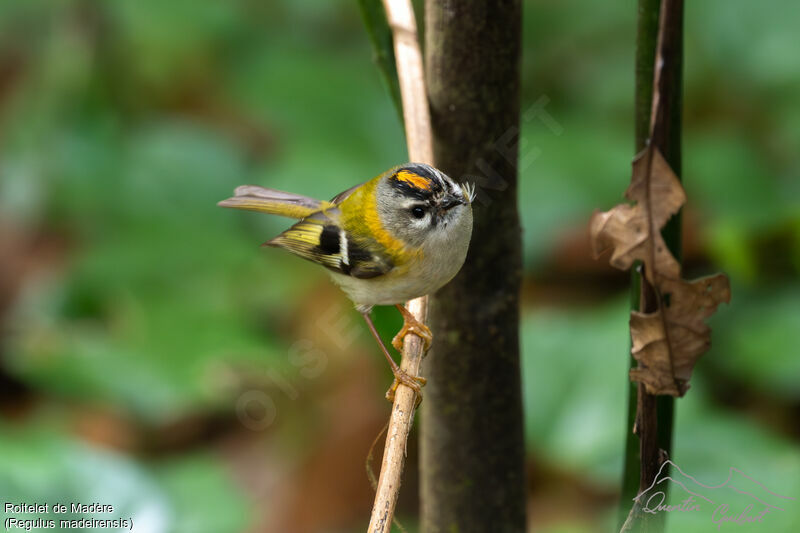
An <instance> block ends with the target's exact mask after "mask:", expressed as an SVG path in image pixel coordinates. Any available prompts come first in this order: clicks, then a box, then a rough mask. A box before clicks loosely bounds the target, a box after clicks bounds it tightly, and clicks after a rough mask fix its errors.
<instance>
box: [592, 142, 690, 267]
mask: <svg viewBox="0 0 800 533" xmlns="http://www.w3.org/2000/svg"><path fill="white" fill-rule="evenodd" d="M651 158H652V172H648V170H649V169H648V167H649V166H650V165H649V163H650V159H651ZM648 175H652V180H650V179H648ZM648 182H649V185H648ZM625 198H627V199H628V200H631V201H633V202H636V205H629V204H620V205H618V206H616V207H614V208H613V209H611V210H610V211H606V212H605V213H595V214H594V216H593V217H592V220H591V222H590V231H591V236H592V248H593V251H594V254H595V257H596V256H599V255H600V254H601V253H602V252H603V251H605V250H606V249H608V248H612V249H613V253H612V255H611V259H610V260H609V262H610V263H611V265H612V266H614V267H616V268H619V269H621V270H627V269H629V268H630V267H631V265H633V262H634V261H636V260H640V261H643V262H644V263H645V265H646V268H647V269H648V279H650V280H652V279H653V276H652V273H651V272H649V270H650V268H651V266H654V267H655V270H656V272H659V273H660V274H661V275H664V276H667V277H672V278H678V277H679V275H680V265H679V264H678V262H677V261H676V260H675V258H674V257H672V254H670V253H669V249H668V248H667V245H666V243H665V242H664V239H663V238H662V237H661V228H662V227H663V226H664V224H666V222H667V220H669V218H670V217H671V216H672V215H674V214H675V213H677V212H678V210H679V209H680V208H681V206H682V205H683V204H684V202H685V201H686V193H685V192H684V191H683V187H681V182H680V181H679V180H678V177H677V176H676V175H675V173H674V172H673V171H672V169H671V168H670V167H669V164H668V163H667V161H666V160H665V159H664V156H663V155H661V152H659V151H658V150H657V149H655V148H653V149H651V148H646V149H644V150H642V151H641V152H639V154H637V156H636V158H634V160H633V177H632V178H631V184H630V186H629V187H628V190H627V191H625ZM650 235H653V238H652V239H651V238H650ZM651 282H652V281H651Z"/></svg>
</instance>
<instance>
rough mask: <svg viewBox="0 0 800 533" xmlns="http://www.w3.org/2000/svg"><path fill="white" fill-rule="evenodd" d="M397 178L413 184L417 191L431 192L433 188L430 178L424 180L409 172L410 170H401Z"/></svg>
mask: <svg viewBox="0 0 800 533" xmlns="http://www.w3.org/2000/svg"><path fill="white" fill-rule="evenodd" d="M396 178H397V179H398V180H400V181H405V182H406V183H409V184H411V186H412V187H415V188H417V189H422V190H425V191H429V190H430V188H431V180H429V179H428V178H423V177H422V176H420V175H419V174H414V173H413V172H409V171H408V170H401V171H400V172H398V173H397V175H396Z"/></svg>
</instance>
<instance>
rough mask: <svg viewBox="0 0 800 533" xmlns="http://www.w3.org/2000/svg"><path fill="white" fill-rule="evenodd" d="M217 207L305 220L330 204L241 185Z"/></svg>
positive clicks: (273, 190)
mask: <svg viewBox="0 0 800 533" xmlns="http://www.w3.org/2000/svg"><path fill="white" fill-rule="evenodd" d="M217 205H219V206H222V207H233V208H235V209H247V210H250V211H259V212H261V213H269V214H272V215H280V216H284V217H289V218H305V217H307V216H310V215H311V214H313V213H314V212H316V211H320V210H322V209H326V208H329V207H331V205H332V204H331V203H330V202H323V201H320V200H315V199H314V198H309V197H308V196H302V195H300V194H294V193H291V192H284V191H279V190H277V189H267V188H264V187H259V186H257V185H242V186H240V187H236V191H234V196H233V197H232V198H228V199H227V200H223V201H221V202H219V203H218V204H217Z"/></svg>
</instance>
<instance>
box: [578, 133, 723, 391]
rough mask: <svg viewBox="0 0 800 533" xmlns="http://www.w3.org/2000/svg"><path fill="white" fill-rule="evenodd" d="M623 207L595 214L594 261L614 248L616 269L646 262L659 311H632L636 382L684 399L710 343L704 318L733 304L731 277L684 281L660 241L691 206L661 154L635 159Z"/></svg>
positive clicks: (653, 150) (645, 152)
mask: <svg viewBox="0 0 800 533" xmlns="http://www.w3.org/2000/svg"><path fill="white" fill-rule="evenodd" d="M625 197H626V198H628V199H629V200H631V201H634V202H636V204H635V205H629V204H621V205H618V206H616V207H614V208H613V209H611V210H610V211H606V212H605V213H595V215H594V216H593V217H592V220H591V222H590V232H591V238H592V247H593V251H594V253H595V256H597V255H599V254H600V253H601V252H602V251H603V250H605V249H608V248H611V249H612V255H611V259H610V263H611V265H613V266H615V267H617V268H619V269H623V270H626V269H628V268H630V267H631V266H632V265H633V263H634V261H637V260H639V261H642V263H643V264H644V267H645V269H644V275H645V278H646V279H647V281H648V282H649V283H650V285H652V287H653V289H654V291H655V293H656V296H657V301H658V309H656V310H655V311H653V312H650V313H640V312H637V311H633V312H631V320H630V327H631V341H632V348H631V353H632V354H633V356H634V358H636V360H637V361H638V362H639V366H638V367H637V368H635V369H632V370H631V379H632V380H633V381H639V382H641V383H643V384H644V385H645V388H646V390H647V392H648V393H650V394H670V395H673V396H683V394H684V393H685V392H686V391H687V390H688V388H689V385H688V381H689V378H690V377H691V374H692V369H693V368H694V365H695V363H696V362H697V359H698V358H699V357H700V356H701V355H702V354H703V353H705V352H706V351H707V350H708V347H709V346H710V344H711V330H710V328H709V327H708V326H707V325H706V324H705V322H704V320H705V319H706V318H708V317H709V316H710V315H711V314H712V313H714V311H715V310H716V308H717V305H719V303H720V302H728V301H730V286H729V283H728V278H727V277H726V276H725V275H723V274H717V275H715V276H710V277H707V278H702V279H699V280H695V281H691V282H689V281H685V280H682V279H681V278H680V274H681V267H680V263H678V261H677V260H676V259H675V258H674V257H673V256H672V254H671V253H670V251H669V249H668V248H667V245H666V243H665V242H664V239H663V238H662V236H661V228H663V226H664V224H666V222H667V221H668V220H669V218H670V217H672V216H673V215H674V214H675V213H677V212H678V210H679V209H680V208H681V206H682V205H683V204H684V202H685V201H686V193H685V192H684V190H683V187H681V184H680V181H679V180H678V177H677V176H676V175H675V173H674V172H673V171H672V169H671V168H670V166H669V164H668V163H667V161H666V160H665V159H664V156H663V155H662V154H661V152H659V150H658V149H656V148H652V147H648V148H646V149H645V150H643V151H642V152H640V153H639V154H638V155H637V156H636V158H635V159H634V161H633V176H632V178H631V184H630V186H629V187H628V190H627V191H625Z"/></svg>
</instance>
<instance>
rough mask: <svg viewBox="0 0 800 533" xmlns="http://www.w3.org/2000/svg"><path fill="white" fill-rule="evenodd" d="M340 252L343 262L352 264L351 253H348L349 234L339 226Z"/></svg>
mask: <svg viewBox="0 0 800 533" xmlns="http://www.w3.org/2000/svg"><path fill="white" fill-rule="evenodd" d="M339 254H340V255H341V256H342V263H344V264H345V265H348V266H350V255H349V254H348V253H347V234H346V233H345V232H344V230H342V229H341V228H339Z"/></svg>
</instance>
